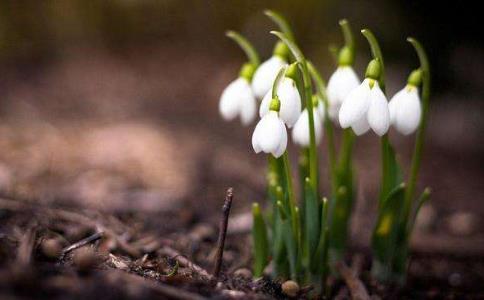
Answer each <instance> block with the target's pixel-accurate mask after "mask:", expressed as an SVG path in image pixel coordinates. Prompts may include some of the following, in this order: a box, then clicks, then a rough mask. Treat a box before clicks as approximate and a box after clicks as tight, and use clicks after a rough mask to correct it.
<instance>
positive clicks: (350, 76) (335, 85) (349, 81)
mask: <svg viewBox="0 0 484 300" xmlns="http://www.w3.org/2000/svg"><path fill="white" fill-rule="evenodd" d="M359 85H360V79H359V78H358V75H356V73H355V71H354V70H353V68H352V67H351V66H349V65H340V66H339V67H338V68H337V69H336V71H335V72H334V73H333V75H331V77H330V78H329V81H328V87H327V90H326V91H327V93H328V104H329V108H328V115H329V117H330V118H331V119H332V120H336V119H337V117H338V113H339V109H340V107H341V104H342V103H343V100H344V99H345V98H346V96H347V95H348V94H349V92H351V91H352V90H353V89H355V88H356V87H358V86H359Z"/></svg>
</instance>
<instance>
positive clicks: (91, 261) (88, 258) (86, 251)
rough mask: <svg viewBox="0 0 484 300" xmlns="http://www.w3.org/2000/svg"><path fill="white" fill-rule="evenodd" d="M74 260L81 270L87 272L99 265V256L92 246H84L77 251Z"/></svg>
mask: <svg viewBox="0 0 484 300" xmlns="http://www.w3.org/2000/svg"><path fill="white" fill-rule="evenodd" d="M72 261H73V263H74V265H75V266H76V267H77V269H78V270H79V272H81V273H87V272H90V271H92V269H93V268H94V267H95V266H96V265H97V262H98V258H97V256H96V252H94V250H93V249H92V248H91V247H83V248H80V249H78V250H76V251H75V253H74V255H73V257H72Z"/></svg>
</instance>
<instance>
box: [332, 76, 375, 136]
mask: <svg viewBox="0 0 484 300" xmlns="http://www.w3.org/2000/svg"><path fill="white" fill-rule="evenodd" d="M369 94H370V86H369V80H368V79H365V80H364V81H363V83H362V84H360V85H359V86H358V87H357V88H356V89H354V90H352V91H351V92H350V93H349V94H348V96H346V98H345V100H344V101H343V104H342V105H341V109H340V111H339V123H340V125H341V127H343V128H348V127H350V126H351V125H352V124H353V123H355V122H356V121H359V120H360V119H361V117H362V116H363V115H365V114H366V113H367V111H368V107H369V106H370V99H369Z"/></svg>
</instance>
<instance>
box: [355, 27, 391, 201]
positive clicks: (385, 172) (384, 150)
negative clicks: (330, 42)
mask: <svg viewBox="0 0 484 300" xmlns="http://www.w3.org/2000/svg"><path fill="white" fill-rule="evenodd" d="M361 33H362V34H363V35H364V36H365V38H366V39H367V40H368V44H370V49H371V54H372V56H373V58H374V59H376V60H378V62H379V63H380V70H379V71H380V76H379V78H378V84H379V85H380V88H381V90H382V91H383V93H385V63H384V60H383V55H382V52H381V49H380V45H379V44H378V41H377V39H376V37H375V35H374V34H373V33H372V32H371V31H370V30H369V29H363V30H362V31H361ZM380 147H381V155H382V177H381V181H382V183H381V190H380V197H379V199H380V201H379V203H380V204H381V203H382V202H383V201H384V199H385V198H386V196H387V194H388V193H389V192H390V191H391V190H392V189H393V183H392V182H391V181H390V178H391V177H390V172H391V170H390V169H391V166H390V163H389V161H390V160H389V155H390V152H391V149H390V148H391V145H390V142H389V140H388V134H385V135H383V136H382V137H381V139H380Z"/></svg>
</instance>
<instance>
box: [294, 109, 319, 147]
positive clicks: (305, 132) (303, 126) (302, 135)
mask: <svg viewBox="0 0 484 300" xmlns="http://www.w3.org/2000/svg"><path fill="white" fill-rule="evenodd" d="M313 116H314V134H315V138H316V145H318V144H319V142H320V141H321V136H322V134H323V130H322V127H323V126H322V120H321V118H320V117H319V114H318V113H315V112H314V111H313ZM292 139H293V141H294V143H296V144H297V145H299V146H301V147H308V146H309V144H310V138H309V113H308V111H307V109H304V110H303V112H302V113H301V116H299V119H298V120H297V122H296V124H295V125H294V128H293V130H292Z"/></svg>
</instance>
